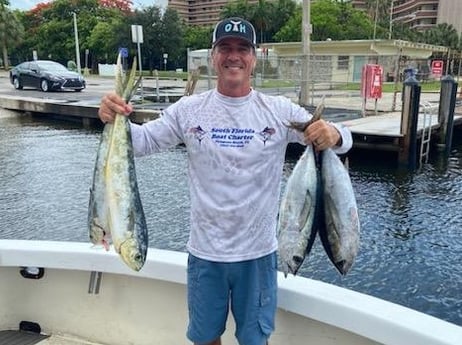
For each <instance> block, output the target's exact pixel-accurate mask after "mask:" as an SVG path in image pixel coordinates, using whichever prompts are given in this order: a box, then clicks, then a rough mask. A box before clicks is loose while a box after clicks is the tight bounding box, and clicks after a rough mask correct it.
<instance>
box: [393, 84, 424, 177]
mask: <svg viewBox="0 0 462 345" xmlns="http://www.w3.org/2000/svg"><path fill="white" fill-rule="evenodd" d="M420 92H421V87H420V85H419V82H418V80H417V79H416V78H415V77H413V76H411V77H409V78H407V79H406V81H405V82H404V85H403V106H402V111H401V130H400V133H401V135H402V137H401V139H400V141H401V143H400V145H399V146H400V148H399V151H398V164H399V165H400V166H407V167H408V168H409V169H416V168H417V123H418V120H419V106H420Z"/></svg>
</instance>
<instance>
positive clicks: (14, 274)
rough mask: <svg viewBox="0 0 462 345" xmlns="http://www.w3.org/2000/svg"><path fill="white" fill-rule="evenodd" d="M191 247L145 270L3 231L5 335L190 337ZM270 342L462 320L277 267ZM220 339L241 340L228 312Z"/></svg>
mask: <svg viewBox="0 0 462 345" xmlns="http://www.w3.org/2000/svg"><path fill="white" fill-rule="evenodd" d="M186 261H187V254H186V253H182V252H174V251H168V250H160V249H154V248H150V249H149V251H148V257H147V260H146V263H145V265H144V267H143V268H142V269H141V271H139V272H135V271H132V270H131V269H130V268H128V267H127V266H126V265H125V264H124V263H123V262H122V260H121V259H120V258H119V257H118V255H117V254H116V253H115V252H114V251H113V250H111V251H109V252H106V251H105V250H104V249H102V248H97V247H93V246H92V245H91V244H89V243H81V242H59V241H27V240H0V344H1V345H10V344H18V345H23V344H27V345H32V344H38V345H50V344H52V345H53V344H56V345H58V344H59V345H80V344H94V345H95V344H107V345H127V344H134V345H156V344H159V345H160V344H162V345H170V344H176V345H177V344H190V342H189V341H188V340H187V339H186V336H185V331H186V327H187V305H186ZM278 284H279V291H278V311H277V316H276V331H275V332H274V334H273V335H272V337H271V338H270V344H271V345H295V344H297V345H298V344H316V345H333V344H342V345H353V344H354V345H371V344H390V345H410V344H416V345H460V344H462V327H460V326H457V325H455V324H452V323H449V322H446V321H443V320H440V319H438V318H435V317H433V316H430V315H427V314H424V313H421V312H418V311H415V310H412V309H409V308H407V307H403V306H400V305H397V304H394V303H391V302H388V301H384V300H381V299H378V298H375V297H372V296H368V295H365V294H362V293H358V292H355V291H351V290H348V289H345V288H341V287H338V286H334V285H331V284H326V283H323V282H319V281H315V280H312V279H308V278H303V277H298V276H297V277H293V276H289V277H288V278H284V276H283V274H282V273H281V274H280V275H279V276H278ZM223 344H224V345H226V344H237V343H236V340H235V339H234V324H233V321H232V317H230V318H229V321H228V325H227V330H226V333H225V335H224V337H223Z"/></svg>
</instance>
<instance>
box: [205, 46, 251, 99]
mask: <svg viewBox="0 0 462 345" xmlns="http://www.w3.org/2000/svg"><path fill="white" fill-rule="evenodd" d="M256 61H257V58H256V56H255V50H254V48H253V47H252V46H251V45H250V44H249V43H247V42H246V41H244V40H241V39H239V38H225V39H223V40H222V41H221V42H220V43H218V44H217V45H216V46H215V47H214V49H213V51H212V62H213V67H214V69H215V72H216V73H217V77H218V89H219V91H220V92H222V93H224V94H225V95H226V94H227V92H231V91H232V90H234V91H236V89H240V88H242V91H244V89H245V92H246V93H248V91H249V89H250V77H251V75H252V71H253V69H254V68H255V64H256ZM231 96H232V95H231Z"/></svg>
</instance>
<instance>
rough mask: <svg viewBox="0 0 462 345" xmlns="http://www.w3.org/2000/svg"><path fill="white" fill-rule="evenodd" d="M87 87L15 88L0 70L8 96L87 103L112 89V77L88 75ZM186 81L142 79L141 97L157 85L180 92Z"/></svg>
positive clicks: (0, 84) (3, 91)
mask: <svg viewBox="0 0 462 345" xmlns="http://www.w3.org/2000/svg"><path fill="white" fill-rule="evenodd" d="M85 79H86V81H87V88H86V89H84V90H82V91H81V92H75V91H52V92H42V91H39V90H35V89H32V88H24V89H22V90H15V89H14V88H13V85H12V84H11V83H10V81H9V77H8V74H7V73H5V72H4V71H2V72H0V93H1V94H4V95H10V96H22V97H32V98H39V99H56V100H68V101H85V102H86V103H88V104H99V102H100V100H101V97H102V96H103V95H104V94H106V93H107V92H110V91H112V90H113V89H114V78H111V77H99V76H89V77H87V78H85ZM185 85H186V82H185V81H182V80H159V82H158V83H157V81H156V80H155V79H153V78H145V79H143V97H144V96H149V95H151V96H153V95H156V94H157V87H159V92H160V94H165V93H167V94H172V95H173V94H181V93H182V92H183V90H184V88H185Z"/></svg>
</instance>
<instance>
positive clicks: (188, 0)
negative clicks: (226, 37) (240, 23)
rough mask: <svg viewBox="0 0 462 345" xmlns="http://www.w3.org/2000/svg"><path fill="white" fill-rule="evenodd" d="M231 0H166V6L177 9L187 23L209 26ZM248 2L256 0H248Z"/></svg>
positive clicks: (255, 0)
mask: <svg viewBox="0 0 462 345" xmlns="http://www.w3.org/2000/svg"><path fill="white" fill-rule="evenodd" d="M229 2H233V1H232V0H231V1H230V0H168V7H169V8H173V9H175V10H177V11H178V13H179V15H180V17H181V18H183V20H184V21H185V22H186V23H187V24H189V25H198V26H211V25H214V24H215V23H216V22H217V21H218V20H219V19H220V13H221V11H222V10H223V8H224V7H225V6H226V5H227V4H228V3H229ZM248 3H249V4H252V3H258V0H249V1H248Z"/></svg>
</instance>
